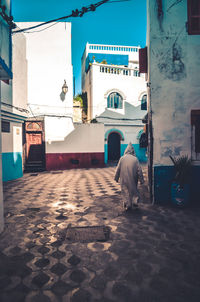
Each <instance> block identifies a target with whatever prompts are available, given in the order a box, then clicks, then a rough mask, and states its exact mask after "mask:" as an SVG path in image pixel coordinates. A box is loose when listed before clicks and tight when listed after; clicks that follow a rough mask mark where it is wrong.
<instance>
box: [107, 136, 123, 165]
mask: <svg viewBox="0 0 200 302" xmlns="http://www.w3.org/2000/svg"><path fill="white" fill-rule="evenodd" d="M120 138H121V137H120V135H119V134H118V133H116V132H111V133H110V134H109V136H108V160H113V161H114V160H119V158H120Z"/></svg>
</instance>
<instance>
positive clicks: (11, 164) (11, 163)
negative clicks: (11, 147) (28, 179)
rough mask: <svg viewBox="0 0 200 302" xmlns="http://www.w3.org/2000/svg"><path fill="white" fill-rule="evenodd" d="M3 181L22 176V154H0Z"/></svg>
mask: <svg viewBox="0 0 200 302" xmlns="http://www.w3.org/2000/svg"><path fill="white" fill-rule="evenodd" d="M2 174H3V175H2V176H3V181H8V180H13V179H17V178H20V177H22V176H23V171H22V152H8V153H2Z"/></svg>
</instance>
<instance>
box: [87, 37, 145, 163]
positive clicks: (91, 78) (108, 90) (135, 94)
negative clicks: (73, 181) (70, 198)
mask: <svg viewBox="0 0 200 302" xmlns="http://www.w3.org/2000/svg"><path fill="white" fill-rule="evenodd" d="M139 48H140V47H133V46H120V45H102V44H89V43H87V44H86V47H85V51H84V53H83V56H82V91H83V92H87V99H88V116H87V118H88V121H89V122H90V121H93V120H94V119H95V121H97V122H99V123H103V124H104V140H105V163H107V161H108V160H109V159H116V160H117V159H118V158H119V157H120V156H121V155H123V153H124V150H125V148H126V147H127V145H128V143H129V142H132V144H133V145H134V147H135V150H136V153H137V156H138V158H139V160H140V161H142V162H146V161H147V157H146V149H145V148H140V145H139V139H140V136H141V133H142V132H143V128H144V124H143V123H142V118H143V117H144V115H145V114H146V111H145V110H146V108H145V107H144V109H145V110H141V103H142V102H145V101H146V82H145V78H144V77H143V76H142V75H141V74H139V62H138V61H139ZM114 136H115V138H114ZM111 140H113V142H111ZM117 140H120V142H117ZM115 143H116V146H114V145H113V148H115V149H116V148H120V150H119V152H118V154H115V155H114V158H112V154H111V153H112V150H111V151H109V150H110V148H111V149H112V146H111V145H112V144H115ZM110 152H111V153H110ZM115 157H116V158H115Z"/></svg>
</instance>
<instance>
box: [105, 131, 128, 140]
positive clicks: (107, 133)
mask: <svg viewBox="0 0 200 302" xmlns="http://www.w3.org/2000/svg"><path fill="white" fill-rule="evenodd" d="M112 132H115V133H118V134H119V135H120V136H121V140H122V141H124V134H123V132H122V131H120V130H118V129H116V128H112V129H109V130H108V131H106V133H105V140H107V139H108V135H109V134H110V133H112Z"/></svg>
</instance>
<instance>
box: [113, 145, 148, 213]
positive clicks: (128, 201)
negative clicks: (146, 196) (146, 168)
mask: <svg viewBox="0 0 200 302" xmlns="http://www.w3.org/2000/svg"><path fill="white" fill-rule="evenodd" d="M114 179H115V181H117V182H118V180H119V179H120V185H121V194H122V200H123V206H124V208H126V209H128V208H132V207H133V206H134V205H137V203H138V202H139V192H138V189H137V184H138V180H139V181H140V183H141V184H142V183H144V178H143V173H142V169H141V167H140V164H139V161H138V159H137V157H136V154H135V150H134V148H133V146H132V144H131V143H129V144H128V146H127V148H126V150H125V152H124V155H123V156H122V157H121V158H120V160H119V162H118V165H117V168H116V171H115V177H114Z"/></svg>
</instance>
